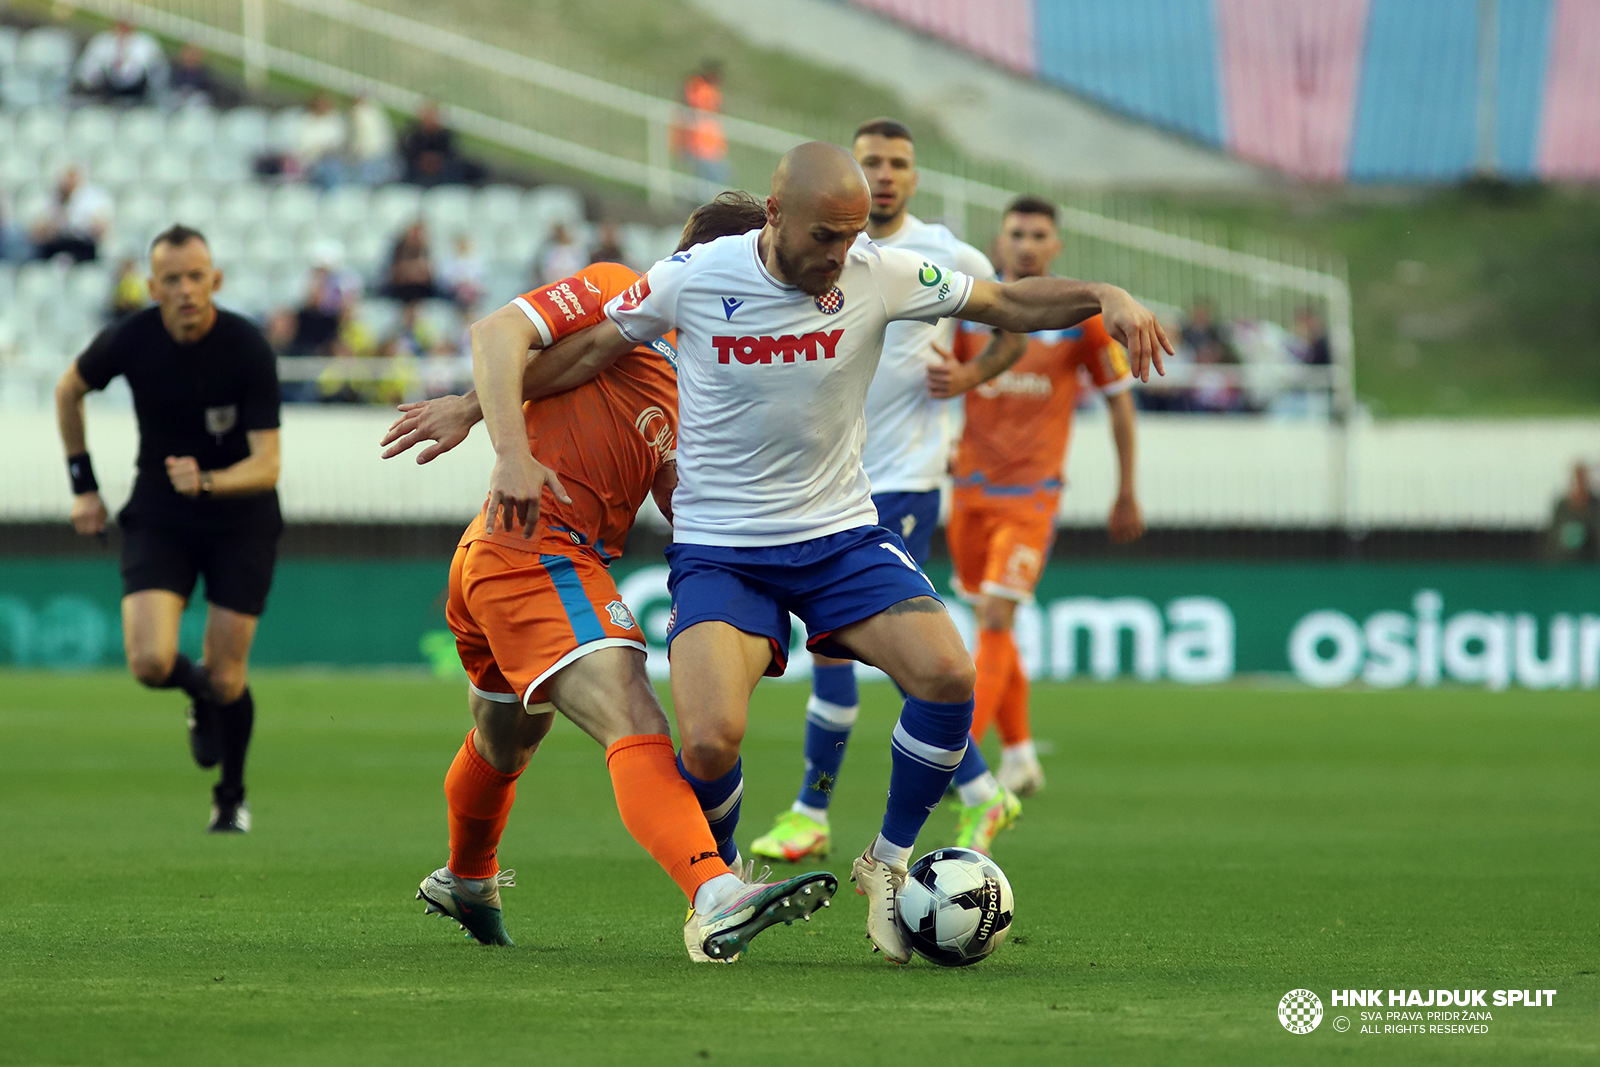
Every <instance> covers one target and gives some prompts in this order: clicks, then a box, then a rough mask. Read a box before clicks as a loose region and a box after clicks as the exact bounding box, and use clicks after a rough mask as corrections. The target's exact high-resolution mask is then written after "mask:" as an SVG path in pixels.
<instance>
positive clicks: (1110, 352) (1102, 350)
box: [1077, 315, 1133, 396]
mask: <svg viewBox="0 0 1600 1067" xmlns="http://www.w3.org/2000/svg"><path fill="white" fill-rule="evenodd" d="M1077 351H1078V353H1079V355H1078V360H1079V362H1080V363H1082V364H1083V366H1084V369H1086V370H1087V371H1088V372H1089V379H1090V381H1092V382H1094V384H1095V388H1096V389H1099V390H1100V392H1102V393H1104V394H1105V395H1107V396H1112V395H1114V394H1116V393H1120V392H1123V391H1124V390H1126V389H1128V388H1130V387H1131V386H1132V385H1133V372H1132V371H1131V370H1129V369H1128V353H1127V352H1126V351H1125V350H1124V349H1123V347H1122V346H1121V345H1119V344H1117V342H1116V341H1115V340H1113V339H1112V337H1111V335H1110V334H1109V333H1107V332H1106V327H1105V323H1104V322H1102V321H1101V319H1100V316H1099V315H1096V316H1095V317H1094V318H1092V319H1090V320H1088V321H1087V322H1085V323H1084V324H1083V339H1082V340H1081V341H1079V342H1078V345H1077Z"/></svg>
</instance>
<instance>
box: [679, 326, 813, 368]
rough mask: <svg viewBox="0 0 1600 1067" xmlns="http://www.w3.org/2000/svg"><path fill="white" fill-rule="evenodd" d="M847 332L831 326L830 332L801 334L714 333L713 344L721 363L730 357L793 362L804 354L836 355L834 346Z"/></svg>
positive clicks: (749, 361)
mask: <svg viewBox="0 0 1600 1067" xmlns="http://www.w3.org/2000/svg"><path fill="white" fill-rule="evenodd" d="M843 336H844V331H843V330H828V331H827V332H826V333H823V332H820V331H819V332H816V333H803V334H800V335H799V336H798V337H797V336H795V335H794V334H784V335H783V336H782V337H713V338H712V339H711V344H712V346H713V347H714V348H716V350H717V362H718V363H727V362H728V361H729V360H730V359H736V360H738V361H739V362H740V363H771V362H772V361H773V360H774V359H779V360H782V361H783V362H784V363H793V362H794V361H795V360H797V359H800V358H802V357H804V358H805V359H806V360H808V361H809V360H815V359H817V358H819V357H820V358H822V359H832V358H833V355H834V350H835V349H837V348H838V347H839V338H841V337H843Z"/></svg>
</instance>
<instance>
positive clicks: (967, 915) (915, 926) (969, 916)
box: [895, 848, 1016, 967]
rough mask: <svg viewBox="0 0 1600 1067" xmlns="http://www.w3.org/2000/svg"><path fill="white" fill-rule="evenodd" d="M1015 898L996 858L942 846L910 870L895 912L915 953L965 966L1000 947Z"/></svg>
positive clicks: (934, 959)
mask: <svg viewBox="0 0 1600 1067" xmlns="http://www.w3.org/2000/svg"><path fill="white" fill-rule="evenodd" d="M1015 903H1016V902H1015V899H1014V898H1013V897H1012V895H1011V883H1010V882H1008V881H1006V875H1005V872H1004V871H1002V870H1001V869H1000V865H999V864H997V863H995V861H994V860H992V859H990V858H989V857H988V856H985V855H983V854H982V853H980V852H974V851H973V850H972V849H970V848H941V849H939V850H937V851H935V852H930V853H928V854H927V855H926V856H923V857H922V858H921V859H919V860H917V862H915V863H913V864H912V865H911V867H910V869H909V870H908V871H907V872H906V884H905V886H904V887H903V888H902V889H901V890H900V893H899V895H898V898H897V900H896V905H895V917H896V918H897V919H898V921H899V923H900V928H901V929H903V930H904V931H905V932H906V936H907V937H908V938H910V940H911V948H912V951H914V952H915V953H916V954H917V955H919V956H921V957H922V958H923V959H925V960H928V961H930V962H932V963H937V964H938V965H939V966H941V967H966V966H969V965H971V964H974V963H977V962H978V961H979V960H981V959H983V958H984V957H985V956H987V955H989V954H990V953H991V952H993V951H994V950H995V949H997V948H999V947H1000V942H1002V941H1004V940H1005V939H1006V934H1008V933H1009V932H1010V931H1011V916H1012V913H1013V912H1014V911H1015V910H1016V907H1015Z"/></svg>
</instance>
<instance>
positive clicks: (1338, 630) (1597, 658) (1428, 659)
mask: <svg viewBox="0 0 1600 1067" xmlns="http://www.w3.org/2000/svg"><path fill="white" fill-rule="evenodd" d="M1411 604H1412V611H1411V613H1410V614H1406V613H1405V612H1400V611H1379V612H1374V613H1373V614H1371V615H1369V616H1367V618H1366V620H1365V621H1364V622H1357V621H1356V620H1355V619H1353V618H1351V617H1350V616H1349V615H1346V614H1345V613H1344V612H1342V611H1329V610H1324V611H1313V612H1312V613H1311V614H1309V615H1307V616H1305V617H1304V618H1302V619H1301V620H1300V621H1299V622H1298V623H1297V624H1296V625H1295V628H1294V630H1293V631H1292V632H1291V633H1290V634H1289V665H1290V666H1291V667H1292V668H1293V669H1294V673H1295V675H1296V676H1297V677H1298V678H1299V679H1300V680H1301V681H1303V682H1306V683H1308V684H1310V685H1315V686H1322V687H1331V686H1339V685H1345V684H1346V683H1348V682H1353V681H1355V680H1356V679H1357V678H1359V679H1361V680H1362V681H1364V682H1366V683H1367V684H1368V685H1370V686H1374V687H1376V688H1380V689H1392V688H1395V687H1397V686H1402V685H1412V684H1415V685H1419V686H1424V687H1427V686H1435V685H1438V684H1439V682H1440V680H1441V679H1443V678H1446V677H1448V678H1450V679H1451V680H1453V681H1457V682H1464V683H1466V684H1468V685H1482V686H1486V687H1487V688H1489V689H1504V688H1506V687H1507V686H1508V685H1510V684H1511V683H1512V682H1513V681H1515V682H1516V683H1517V684H1518V685H1521V686H1525V687H1526V688H1528V689H1568V688H1571V687H1572V686H1573V685H1578V686H1580V687H1582V688H1585V689H1592V688H1594V687H1595V686H1597V685H1600V616H1595V615H1580V616H1577V617H1576V618H1575V617H1573V616H1572V615H1568V614H1560V615H1554V616H1552V617H1551V618H1549V619H1548V620H1545V621H1544V622H1543V623H1542V624H1541V622H1540V620H1539V619H1538V618H1536V617H1535V616H1533V615H1530V614H1528V613H1526V612H1520V613H1518V614H1515V615H1511V614H1506V613H1504V612H1483V611H1459V612H1456V613H1454V614H1452V615H1450V616H1448V617H1446V616H1445V613H1444V597H1442V596H1440V595H1439V593H1438V592H1437V591H1436V590H1433V589H1423V590H1421V591H1419V592H1418V593H1417V594H1416V596H1415V597H1414V598H1413V599H1412V602H1411Z"/></svg>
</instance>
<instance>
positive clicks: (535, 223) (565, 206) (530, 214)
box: [522, 185, 584, 242]
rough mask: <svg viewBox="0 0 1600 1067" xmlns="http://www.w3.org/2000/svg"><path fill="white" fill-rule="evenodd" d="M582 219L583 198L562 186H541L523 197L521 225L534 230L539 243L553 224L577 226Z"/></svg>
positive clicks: (574, 191)
mask: <svg viewBox="0 0 1600 1067" xmlns="http://www.w3.org/2000/svg"><path fill="white" fill-rule="evenodd" d="M583 218H584V211H583V197H581V196H579V195H578V193H577V191H576V190H574V189H569V188H567V187H566V186H564V185H541V186H539V188H537V189H530V190H529V191H528V192H527V193H526V194H524V195H523V198H522V225H523V227H525V228H532V229H533V230H535V231H536V232H537V233H538V235H539V240H540V241H541V242H542V241H543V240H544V238H545V235H546V233H547V232H548V231H549V229H550V227H551V226H553V225H554V224H555V223H557V222H563V223H566V224H568V225H569V226H570V225H577V224H579V223H581V222H582V221H583Z"/></svg>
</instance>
